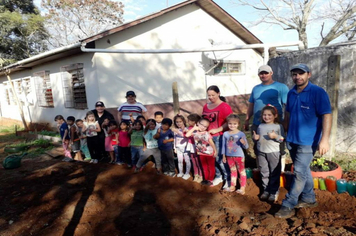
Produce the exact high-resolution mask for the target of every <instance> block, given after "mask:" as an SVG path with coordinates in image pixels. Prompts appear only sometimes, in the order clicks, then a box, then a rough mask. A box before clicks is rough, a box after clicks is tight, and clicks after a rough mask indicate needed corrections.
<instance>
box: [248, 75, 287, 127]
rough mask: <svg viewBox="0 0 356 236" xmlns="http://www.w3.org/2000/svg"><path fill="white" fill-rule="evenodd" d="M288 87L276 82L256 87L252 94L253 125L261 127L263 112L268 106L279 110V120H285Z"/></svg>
mask: <svg viewBox="0 0 356 236" xmlns="http://www.w3.org/2000/svg"><path fill="white" fill-rule="evenodd" d="M288 91H289V89H288V87H287V85H285V84H282V83H279V82H277V81H274V82H273V83H272V84H269V85H264V84H259V85H256V86H255V87H254V88H253V89H252V92H251V96H250V99H249V100H248V101H249V102H250V103H253V104H254V107H253V124H254V125H259V124H260V123H261V111H262V108H263V107H265V106H266V105H267V104H271V105H273V106H275V107H276V108H277V110H278V116H279V120H280V121H282V120H283V119H282V118H283V109H282V108H283V104H286V103H287V94H288Z"/></svg>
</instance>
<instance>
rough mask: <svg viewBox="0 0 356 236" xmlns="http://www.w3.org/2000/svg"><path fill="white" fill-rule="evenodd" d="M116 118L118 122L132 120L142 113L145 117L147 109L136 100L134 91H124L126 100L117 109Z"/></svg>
mask: <svg viewBox="0 0 356 236" xmlns="http://www.w3.org/2000/svg"><path fill="white" fill-rule="evenodd" d="M117 110H118V117H117V118H118V120H119V123H120V122H121V121H122V120H123V121H128V122H133V121H134V120H136V118H137V116H139V115H142V116H144V117H145V118H146V119H147V117H146V112H147V109H146V107H144V106H143V105H142V103H139V102H137V101H136V94H135V92H134V91H127V92H126V102H125V103H124V104H122V105H121V106H120V107H119V108H118V109H117Z"/></svg>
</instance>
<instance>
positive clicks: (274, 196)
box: [267, 192, 279, 202]
mask: <svg viewBox="0 0 356 236" xmlns="http://www.w3.org/2000/svg"><path fill="white" fill-rule="evenodd" d="M278 196H279V192H276V193H275V194H270V195H269V197H268V199H267V201H269V202H276V201H278Z"/></svg>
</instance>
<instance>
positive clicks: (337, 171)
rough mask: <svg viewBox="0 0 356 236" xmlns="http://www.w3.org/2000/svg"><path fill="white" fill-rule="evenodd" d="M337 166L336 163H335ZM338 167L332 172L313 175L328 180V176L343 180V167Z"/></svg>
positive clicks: (314, 172) (312, 172)
mask: <svg viewBox="0 0 356 236" xmlns="http://www.w3.org/2000/svg"><path fill="white" fill-rule="evenodd" d="M335 164H336V163H335ZM336 165H337V168H336V169H335V170H331V171H311V175H312V176H313V178H314V177H321V178H324V179H326V177H327V176H334V177H335V178H336V179H341V177H342V169H341V167H340V166H339V165H338V164H336Z"/></svg>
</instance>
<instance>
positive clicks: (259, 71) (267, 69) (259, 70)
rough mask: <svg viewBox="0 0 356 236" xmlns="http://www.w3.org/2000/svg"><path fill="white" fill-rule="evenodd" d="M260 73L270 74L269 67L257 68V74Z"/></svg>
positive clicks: (270, 69)
mask: <svg viewBox="0 0 356 236" xmlns="http://www.w3.org/2000/svg"><path fill="white" fill-rule="evenodd" d="M262 71H265V72H268V73H271V72H272V68H271V67H270V66H268V65H263V66H260V68H258V73H261V72H262Z"/></svg>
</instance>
